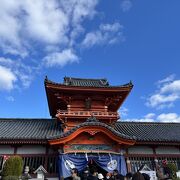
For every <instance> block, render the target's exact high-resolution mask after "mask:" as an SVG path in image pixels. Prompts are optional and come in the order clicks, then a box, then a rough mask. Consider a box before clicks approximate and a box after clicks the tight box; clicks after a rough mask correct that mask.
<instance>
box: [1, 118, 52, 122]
mask: <svg viewBox="0 0 180 180" xmlns="http://www.w3.org/2000/svg"><path fill="white" fill-rule="evenodd" d="M35 120H38V121H50V120H54V118H0V121H35Z"/></svg>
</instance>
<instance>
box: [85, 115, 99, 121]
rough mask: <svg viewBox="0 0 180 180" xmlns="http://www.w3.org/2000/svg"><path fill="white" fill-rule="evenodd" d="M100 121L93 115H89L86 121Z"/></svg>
mask: <svg viewBox="0 0 180 180" xmlns="http://www.w3.org/2000/svg"><path fill="white" fill-rule="evenodd" d="M98 121H99V120H98V119H96V117H95V116H93V115H91V117H88V118H87V120H86V122H98Z"/></svg>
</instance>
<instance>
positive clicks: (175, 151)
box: [156, 146, 180, 154]
mask: <svg viewBox="0 0 180 180" xmlns="http://www.w3.org/2000/svg"><path fill="white" fill-rule="evenodd" d="M156 154H180V151H179V148H176V147H167V146H159V147H157V148H156Z"/></svg>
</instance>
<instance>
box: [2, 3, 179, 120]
mask: <svg viewBox="0 0 180 180" xmlns="http://www.w3.org/2000/svg"><path fill="white" fill-rule="evenodd" d="M179 7H180V1H179V0H173V1H169V0H158V1H155V0H146V1H144V0H107V1H103V0H51V1H44V0H39V1H36V0H19V1H15V0H2V1H1V6H0V42H1V43H0V117H1V118H5V117H11V118H12V117H13V118H49V110H48V105H47V100H46V94H45V90H44V78H45V76H46V75H47V76H48V78H49V79H51V80H53V81H56V82H62V81H63V77H64V76H71V77H81V78H107V79H108V80H109V82H110V84H112V85H121V84H124V83H127V82H129V81H130V80H132V82H133V84H134V88H133V90H132V92H131V94H130V95H129V96H128V98H127V99H126V101H125V103H124V104H123V106H122V107H121V108H120V113H121V119H122V120H124V121H158V122H164V121H168V122H180V113H179V108H178V107H179V105H180V71H179V68H180V33H179V32H180V21H179V17H180V11H179Z"/></svg>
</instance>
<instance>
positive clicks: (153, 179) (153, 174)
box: [140, 171, 157, 180]
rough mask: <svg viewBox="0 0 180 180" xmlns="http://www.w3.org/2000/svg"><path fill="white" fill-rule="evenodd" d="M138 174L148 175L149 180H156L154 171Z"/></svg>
mask: <svg viewBox="0 0 180 180" xmlns="http://www.w3.org/2000/svg"><path fill="white" fill-rule="evenodd" d="M140 173H145V174H148V175H149V177H150V180H157V176H156V171H140Z"/></svg>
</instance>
